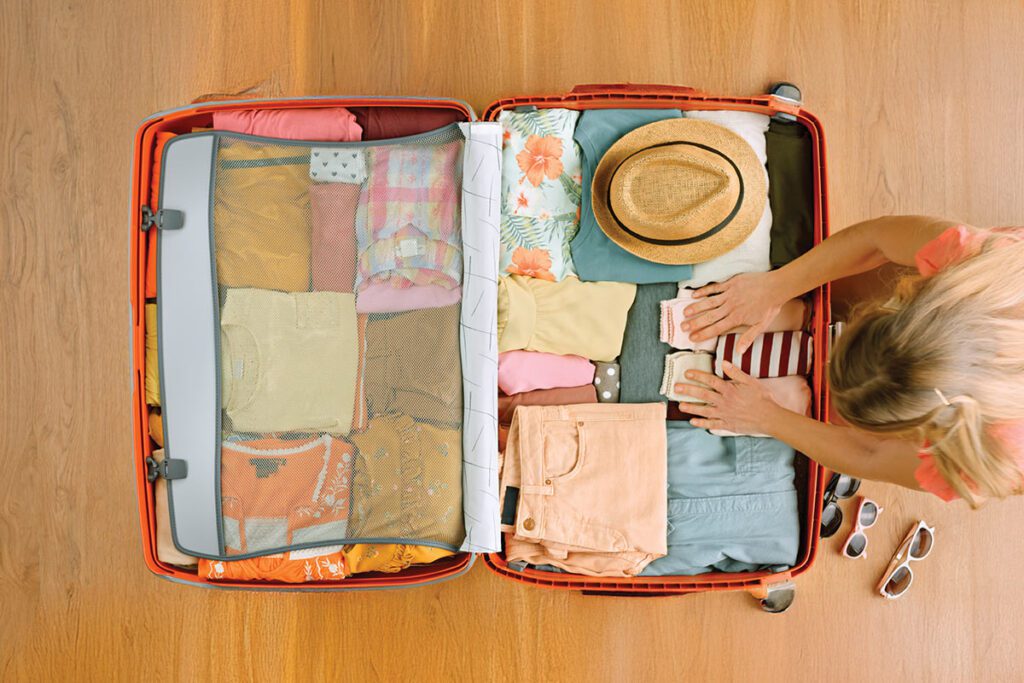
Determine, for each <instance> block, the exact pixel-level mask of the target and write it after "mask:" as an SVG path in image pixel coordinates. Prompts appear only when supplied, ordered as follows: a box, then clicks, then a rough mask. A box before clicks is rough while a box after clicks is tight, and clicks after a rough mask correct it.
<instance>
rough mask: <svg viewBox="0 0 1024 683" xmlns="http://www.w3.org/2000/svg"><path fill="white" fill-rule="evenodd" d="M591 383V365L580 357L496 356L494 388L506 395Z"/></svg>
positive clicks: (528, 353) (524, 353)
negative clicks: (496, 387) (495, 384)
mask: <svg viewBox="0 0 1024 683" xmlns="http://www.w3.org/2000/svg"><path fill="white" fill-rule="evenodd" d="M593 381H594V365H593V364H592V363H591V362H590V361H589V360H587V359H586V358H582V357H580V356H559V355H557V354H554V353H543V352H541V351H506V352H505V353H501V354H498V388H499V389H501V390H502V391H503V392H504V393H506V394H508V395H510V396H511V395H512V394H521V393H523V392H526V391H534V390H535V389H558V388H566V387H581V386H584V385H586V384H590V383H591V382H593Z"/></svg>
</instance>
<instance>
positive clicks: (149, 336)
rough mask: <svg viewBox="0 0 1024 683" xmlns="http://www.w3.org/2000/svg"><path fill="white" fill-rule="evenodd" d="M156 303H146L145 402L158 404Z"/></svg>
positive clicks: (158, 369)
mask: <svg viewBox="0 0 1024 683" xmlns="http://www.w3.org/2000/svg"><path fill="white" fill-rule="evenodd" d="M157 350H158V349H157V334H156V304H146V403H148V404H149V405H151V406H158V405H160V357H159V356H158V355H157Z"/></svg>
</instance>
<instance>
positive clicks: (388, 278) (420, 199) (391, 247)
mask: <svg viewBox="0 0 1024 683" xmlns="http://www.w3.org/2000/svg"><path fill="white" fill-rule="evenodd" d="M461 152H462V142H461V141H456V142H449V143H445V144H440V145H438V144H420V145H393V146H392V145H381V146H379V147H373V148H371V149H369V150H367V157H368V158H367V168H368V174H367V179H366V184H365V186H364V187H363V191H362V195H361V197H360V202H359V208H358V210H357V212H356V242H357V248H358V251H359V257H358V263H357V273H356V291H357V293H365V294H367V295H368V296H367V297H366V298H367V299H368V300H369V299H371V298H374V297H373V296H370V294H371V292H369V291H367V290H370V289H373V288H374V286H376V285H385V286H387V287H389V288H394V289H409V288H412V287H426V288H430V289H432V290H445V291H448V290H456V294H457V289H458V287H459V285H460V283H461V278H462V235H461V232H460V230H459V225H460V216H459V198H460V192H459V185H460V178H459V173H460V168H459V166H458V161H459V159H460V158H461ZM414 298H416V297H410V299H414ZM455 300H457V296H456V299H455ZM447 303H451V301H447ZM441 305H445V304H441ZM358 308H359V310H360V311H362V312H372V311H366V310H364V307H363V306H361V305H360V306H358Z"/></svg>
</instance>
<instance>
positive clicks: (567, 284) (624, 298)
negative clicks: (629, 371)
mask: <svg viewBox="0 0 1024 683" xmlns="http://www.w3.org/2000/svg"><path fill="white" fill-rule="evenodd" d="M635 296H636V285H634V284H632V283H628V282H580V280H579V279H578V278H575V277H567V278H565V279H564V280H561V281H560V282H550V281H548V280H541V279H539V278H531V277H525V276H522V275H512V276H509V277H500V278H498V351H499V352H502V353H503V352H505V351H515V350H518V349H525V350H527V351H545V352H547V353H557V354H561V355H576V356H583V357H584V358H589V359H590V360H596V361H612V360H615V358H616V357H617V356H618V355H619V352H620V351H621V350H622V335H623V333H624V332H625V329H626V316H627V315H628V314H629V307H630V306H632V305H633V298H634V297H635Z"/></svg>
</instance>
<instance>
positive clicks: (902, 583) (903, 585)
mask: <svg viewBox="0 0 1024 683" xmlns="http://www.w3.org/2000/svg"><path fill="white" fill-rule="evenodd" d="M910 577H911V573H910V569H909V568H908V567H900V568H899V569H897V570H896V572H895V573H894V574H893V575H892V576H891V577H889V580H888V581H887V582H886V584H885V592H886V593H888V594H889V595H892V596H893V597H895V596H897V595H901V594H902V593H903V592H904V591H905V590H907V589H908V588H910Z"/></svg>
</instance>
